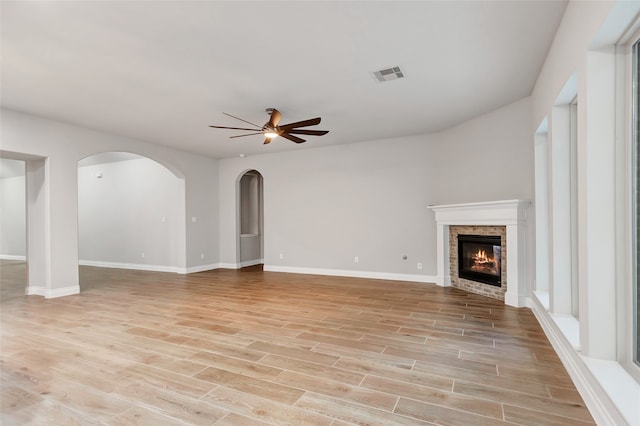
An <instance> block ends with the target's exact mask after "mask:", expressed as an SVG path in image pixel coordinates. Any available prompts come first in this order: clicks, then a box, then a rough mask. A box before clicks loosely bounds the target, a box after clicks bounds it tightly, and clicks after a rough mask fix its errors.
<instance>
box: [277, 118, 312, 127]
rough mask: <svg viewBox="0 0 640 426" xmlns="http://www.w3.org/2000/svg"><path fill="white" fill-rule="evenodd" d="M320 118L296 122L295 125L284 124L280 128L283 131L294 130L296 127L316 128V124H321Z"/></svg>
mask: <svg viewBox="0 0 640 426" xmlns="http://www.w3.org/2000/svg"><path fill="white" fill-rule="evenodd" d="M320 120H321V118H320V117H316V118H310V119H309V120H302V121H296V122H295V123H289V124H283V125H282V126H278V127H280V128H281V129H282V130H289V129H293V128H294V127H307V126H315V125H316V124H320Z"/></svg>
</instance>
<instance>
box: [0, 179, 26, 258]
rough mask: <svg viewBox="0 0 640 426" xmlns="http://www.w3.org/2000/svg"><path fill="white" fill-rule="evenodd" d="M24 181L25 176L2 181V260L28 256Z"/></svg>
mask: <svg viewBox="0 0 640 426" xmlns="http://www.w3.org/2000/svg"><path fill="white" fill-rule="evenodd" d="M24 179H25V178H24V175H23V176H14V177H8V178H4V179H0V258H6V259H21V258H24V257H25V256H26V255H27V248H26V241H27V236H26V210H25V206H26V199H25V180H24Z"/></svg>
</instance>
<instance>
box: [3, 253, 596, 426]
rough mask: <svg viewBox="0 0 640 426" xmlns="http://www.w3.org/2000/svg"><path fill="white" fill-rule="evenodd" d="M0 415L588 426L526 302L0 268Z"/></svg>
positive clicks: (320, 280)
mask: <svg viewBox="0 0 640 426" xmlns="http://www.w3.org/2000/svg"><path fill="white" fill-rule="evenodd" d="M0 268H2V270H1V271H0V272H1V274H0V319H1V327H0V401H1V403H2V405H1V413H0V423H1V424H2V425H3V426H4V425H42V424H47V425H49V424H56V425H57V424H64V425H74V424H75V425H91V424H100V425H154V426H155V425H161V424H162V425H165V424H166V425H200V424H202V425H205V424H206V425H213V424H215V425H287V424H288V425H304V424H306V425H326V426H348V425H385V426H387V425H422V424H424V425H427V424H430V425H433V424H436V425H474V426H475V425H485V424H486V425H497V424H519V425H578V424H580V425H585V424H593V419H592V417H591V416H590V414H589V412H588V410H587V409H586V407H585V405H584V402H583V401H582V398H581V397H580V395H579V393H578V392H577V391H576V389H575V387H574V385H573V383H572V382H571V380H570V378H569V376H568V374H567V373H566V371H565V369H564V368H563V366H562V364H561V362H560V360H559V358H558V357H557V355H556V354H555V352H554V351H553V348H552V347H551V345H550V344H549V342H548V340H547V339H546V337H545V335H544V333H543V332H542V330H541V328H540V326H539V324H538V323H537V321H536V319H535V317H534V316H533V314H532V313H531V311H530V310H529V309H526V308H523V309H515V308H511V307H508V306H505V305H504V304H502V303H501V302H499V301H496V300H493V299H487V298H484V297H482V296H478V295H473V294H469V293H466V292H463V291H460V290H457V289H453V288H442V287H437V286H435V285H430V284H420V283H407V282H393V281H378V280H368V279H355V278H340V277H323V276H314V275H295V274H281V273H269V272H263V271H262V270H261V268H259V267H252V268H245V269H244V270H239V271H233V270H216V271H208V272H202V273H196V274H190V275H178V274H170V273H159V272H144V271H129V270H118V269H103V268H94V267H80V287H81V290H82V292H81V293H80V294H78V295H74V296H68V297H64V298H59V299H44V298H42V297H39V296H25V295H24V288H25V277H26V268H25V264H24V263H22V262H15V261H2V262H0Z"/></svg>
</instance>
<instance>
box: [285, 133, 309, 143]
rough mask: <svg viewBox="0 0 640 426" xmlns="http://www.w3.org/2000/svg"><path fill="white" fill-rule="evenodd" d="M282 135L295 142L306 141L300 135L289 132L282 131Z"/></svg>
mask: <svg viewBox="0 0 640 426" xmlns="http://www.w3.org/2000/svg"><path fill="white" fill-rule="evenodd" d="M280 136H282V137H283V138H285V139H289V140H290V141H291V142H295V143H302V142H305V140H304V139H300V138H299V137H297V136H293V135H290V134H289V133H284V132H282V133H280Z"/></svg>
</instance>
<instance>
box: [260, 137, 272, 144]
mask: <svg viewBox="0 0 640 426" xmlns="http://www.w3.org/2000/svg"><path fill="white" fill-rule="evenodd" d="M269 142H271V138H265V139H264V142H262V143H263V144H264V145H266V144H268V143H269Z"/></svg>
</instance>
